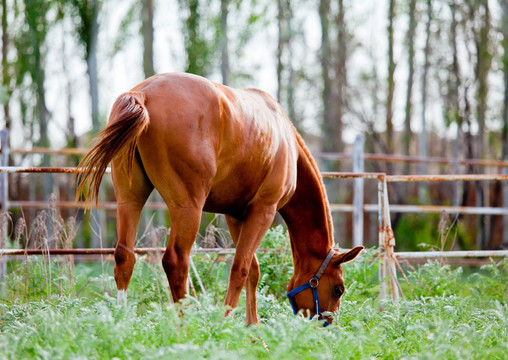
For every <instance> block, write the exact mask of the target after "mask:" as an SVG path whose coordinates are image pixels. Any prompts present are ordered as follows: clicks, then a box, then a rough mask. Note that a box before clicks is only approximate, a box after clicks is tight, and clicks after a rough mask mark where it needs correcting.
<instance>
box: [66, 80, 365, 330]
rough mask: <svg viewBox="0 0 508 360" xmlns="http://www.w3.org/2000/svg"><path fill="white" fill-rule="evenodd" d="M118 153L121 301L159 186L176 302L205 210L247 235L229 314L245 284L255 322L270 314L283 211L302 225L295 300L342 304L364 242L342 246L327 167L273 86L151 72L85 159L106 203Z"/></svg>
mask: <svg viewBox="0 0 508 360" xmlns="http://www.w3.org/2000/svg"><path fill="white" fill-rule="evenodd" d="M110 162H111V171H112V178H113V185H114V190H115V195H116V200H117V204H118V210H117V232H118V243H117V246H116V249H115V269H114V274H115V281H116V285H117V288H118V300H119V303H121V302H123V301H125V300H126V296H127V287H128V285H129V281H130V278H131V275H132V270H133V267H134V263H135V262H136V259H135V256H134V252H133V248H134V240H135V236H136V228H137V224H138V221H139V217H140V213H141V210H142V208H143V206H144V204H145V202H146V200H147V198H148V196H149V195H150V193H151V192H152V190H153V189H154V188H155V189H157V190H158V191H159V193H160V195H161V196H162V198H163V199H164V202H165V203H166V205H167V207H168V210H169V215H170V218H171V231H170V234H169V239H168V244H167V248H166V251H165V253H164V256H163V258H162V265H163V267H164V270H165V272H166V275H167V278H168V281H169V285H170V288H171V293H172V295H173V299H174V301H175V302H176V301H178V300H180V299H182V298H184V297H185V295H186V281H187V276H188V270H189V256H190V253H191V248H192V245H193V243H194V241H195V239H196V236H197V234H198V229H199V224H200V219H201V212H202V211H208V212H214V213H222V214H225V217H226V221H227V225H228V228H229V231H230V233H231V237H232V239H233V242H234V244H235V246H236V253H235V257H234V261H233V265H232V268H231V273H230V277H229V285H228V290H227V294H226V299H225V305H227V306H229V307H230V308H228V309H229V310H227V311H226V315H227V314H228V313H229V312H230V311H231V310H230V309H232V308H235V307H236V306H237V304H238V299H239V297H240V292H241V290H242V288H243V287H244V286H245V287H246V295H247V306H246V307H247V309H246V310H247V316H246V321H247V324H252V323H258V317H257V309H256V288H257V285H258V281H259V275H260V274H259V263H258V260H257V258H256V255H255V251H256V248H257V247H258V246H259V244H260V242H261V239H262V238H263V236H264V235H265V233H266V231H267V230H268V228H269V227H270V225H271V224H272V222H273V220H274V216H275V214H276V212H279V213H280V214H281V216H282V218H283V219H284V221H285V222H286V224H287V227H288V230H289V235H290V242H291V250H292V257H293V264H294V274H293V276H292V278H291V280H290V282H289V284H288V291H289V293H288V297H289V298H290V301H291V305H292V306H293V310H294V311H295V313H296V312H297V311H298V310H305V309H308V310H309V312H310V314H311V315H315V314H317V315H318V316H321V317H322V315H321V312H322V311H329V312H333V311H335V310H336V309H337V308H338V307H339V305H340V297H341V295H342V293H343V292H344V280H343V276H342V268H341V264H342V263H345V262H348V261H351V260H353V259H354V258H355V257H356V256H357V255H358V254H359V253H360V251H361V250H362V249H363V247H356V248H354V249H352V250H350V251H348V252H345V253H339V251H338V250H337V249H333V245H334V242H333V237H332V233H333V229H332V221H331V214H330V209H329V205H328V200H327V197H326V193H325V188H324V186H323V182H322V179H321V176H320V173H319V171H318V168H317V166H316V164H315V163H314V160H313V159H312V157H311V155H310V153H309V150H308V149H307V147H306V146H305V144H304V142H303V140H302V138H301V137H300V136H299V135H298V134H297V132H296V130H295V128H294V127H293V125H292V124H291V122H290V121H289V119H288V117H287V116H286V114H285V113H284V111H283V110H282V108H281V106H280V105H279V104H278V103H277V102H276V101H275V100H274V99H273V98H272V97H271V96H270V95H268V94H266V93H264V92H262V91H259V90H255V89H243V90H237V89H232V88H229V87H226V86H223V85H219V84H216V83H213V82H211V81H209V80H206V79H204V78H202V77H199V76H194V75H189V74H159V75H156V76H153V77H150V78H148V79H147V80H145V81H143V82H142V83H140V84H139V85H137V86H136V87H134V88H133V89H132V90H131V91H129V92H126V93H124V94H122V95H120V96H119V97H118V99H117V100H116V102H115V103H114V105H113V109H112V111H111V115H110V117H109V121H108V125H107V126H106V127H105V128H104V129H103V130H102V131H101V132H100V133H99V134H98V135H97V138H96V143H95V145H94V147H93V148H92V149H91V150H90V151H89V152H88V153H87V154H86V156H85V157H84V158H83V160H82V161H81V162H80V164H79V165H78V171H79V174H80V175H79V177H78V191H77V195H76V196H77V197H80V196H83V197H84V198H85V200H86V201H90V202H92V203H95V204H97V200H98V193H99V185H100V182H101V180H102V177H103V175H104V172H105V170H106V168H107V166H108V164H109V163H110ZM320 267H321V268H320ZM318 269H319V271H317V270H318ZM316 272H317V273H316ZM301 284H304V288H302V287H301V286H300V285H301ZM306 284H307V285H306ZM318 284H319V286H318ZM298 287H299V288H300V289H299V291H293V292H291V290H296V289H297V288H298ZM306 288H310V290H312V291H310V290H308V291H306ZM316 297H317V299H316ZM316 300H317V301H316ZM325 315H326V314H325Z"/></svg>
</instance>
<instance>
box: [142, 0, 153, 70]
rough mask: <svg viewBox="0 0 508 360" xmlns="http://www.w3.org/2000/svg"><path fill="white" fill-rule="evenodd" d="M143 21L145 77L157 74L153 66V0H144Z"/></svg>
mask: <svg viewBox="0 0 508 360" xmlns="http://www.w3.org/2000/svg"><path fill="white" fill-rule="evenodd" d="M142 14H143V21H142V23H141V32H142V34H143V72H144V74H145V78H148V77H150V76H152V75H154V74H155V70H154V67H153V35H154V30H153V0H143V9H142Z"/></svg>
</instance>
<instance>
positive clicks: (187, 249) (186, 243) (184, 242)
mask: <svg viewBox="0 0 508 360" xmlns="http://www.w3.org/2000/svg"><path fill="white" fill-rule="evenodd" d="M201 209H202V207H201V206H196V205H195V204H192V205H189V206H169V215H170V217H171V231H170V233H169V239H168V245H167V248H166V251H165V253H164V256H163V257H162V266H163V267H164V271H165V272H166V276H167V278H168V282H169V286H170V288H171V294H172V295H173V300H174V301H175V302H177V301H178V300H180V299H183V298H184V297H185V295H186V293H187V288H186V283H187V276H188V273H189V262H190V253H191V248H192V244H194V241H195V240H196V236H197V234H198V231H199V223H200V221H201V211H202V210H201Z"/></svg>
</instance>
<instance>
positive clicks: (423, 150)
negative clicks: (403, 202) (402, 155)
mask: <svg viewBox="0 0 508 360" xmlns="http://www.w3.org/2000/svg"><path fill="white" fill-rule="evenodd" d="M431 22H432V0H427V23H426V24H425V34H426V38H425V50H424V57H425V60H424V65H423V75H422V114H421V130H420V139H419V148H418V149H419V151H418V153H419V155H420V156H421V157H425V156H427V78H428V73H429V66H430V65H429V57H430V25H431ZM419 170H420V174H425V173H426V172H427V166H426V165H425V163H424V162H422V163H421V164H420V166H419ZM418 197H419V201H420V203H425V202H426V200H427V185H426V184H425V183H420V184H419V188H418Z"/></svg>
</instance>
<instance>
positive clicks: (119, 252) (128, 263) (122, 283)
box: [114, 245, 136, 290]
mask: <svg viewBox="0 0 508 360" xmlns="http://www.w3.org/2000/svg"><path fill="white" fill-rule="evenodd" d="M135 263H136V256H135V255H134V253H133V251H132V250H130V249H128V248H127V247H125V246H123V245H117V247H116V249H115V270H114V272H115V281H116V285H117V288H118V289H121V290H125V289H127V287H128V286H129V281H130V279H131V276H132V270H133V269H134V264H135Z"/></svg>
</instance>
